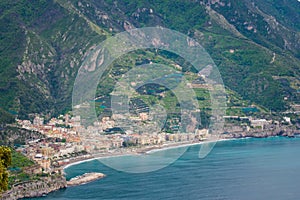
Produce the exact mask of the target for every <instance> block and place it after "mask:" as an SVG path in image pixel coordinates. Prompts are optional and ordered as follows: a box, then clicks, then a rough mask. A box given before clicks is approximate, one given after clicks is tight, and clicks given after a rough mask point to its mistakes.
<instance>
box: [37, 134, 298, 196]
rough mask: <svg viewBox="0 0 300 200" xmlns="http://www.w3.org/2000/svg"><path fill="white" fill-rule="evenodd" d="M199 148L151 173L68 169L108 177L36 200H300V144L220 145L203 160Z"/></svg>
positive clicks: (89, 165) (98, 165)
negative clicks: (100, 173)
mask: <svg viewBox="0 0 300 200" xmlns="http://www.w3.org/2000/svg"><path fill="white" fill-rule="evenodd" d="M199 148H200V145H194V146H190V147H188V148H187V149H186V151H185V153H184V154H183V155H182V156H181V157H179V158H178V159H177V160H176V161H175V162H173V163H171V164H170V165H168V166H166V167H164V168H162V169H159V170H156V171H152V172H147V173H128V172H124V171H119V170H116V169H113V168H111V167H109V166H106V165H105V164H103V163H102V162H100V161H99V160H93V161H88V162H84V163H80V164H77V165H73V166H70V167H68V168H66V169H65V172H66V176H67V179H70V178H72V177H74V176H77V175H81V174H83V173H86V172H102V173H104V174H106V177H105V178H103V179H100V180H97V181H95V182H91V183H87V184H85V185H80V186H75V187H69V188H66V189H62V190H59V191H56V192H53V193H50V194H48V195H47V196H45V197H40V198H34V199H43V200H50V199H53V200H54V199H55V200H71V199H72V200H73V199H80V200H83V199H99V200H102V199H103V200H104V199H115V200H117V199H122V200H125V199H126V200H127V199H128V200H156V199H163V200H165V199H170V200H189V199H191V200H195V199H203V200H244V199H245V200H260V199H261V200H271V199H272V200H298V199H300V138H285V137H272V138H262V139H254V138H249V139H237V140H229V141H221V142H218V143H217V144H216V145H215V147H214V148H213V150H212V151H211V152H210V153H209V154H208V155H207V156H206V157H205V158H202V159H199V157H198V155H199ZM118 159H119V162H125V161H126V160H128V156H123V157H122V156H121V157H118Z"/></svg>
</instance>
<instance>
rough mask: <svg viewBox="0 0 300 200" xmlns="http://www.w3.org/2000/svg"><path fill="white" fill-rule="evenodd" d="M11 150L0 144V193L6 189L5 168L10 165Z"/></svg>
mask: <svg viewBox="0 0 300 200" xmlns="http://www.w3.org/2000/svg"><path fill="white" fill-rule="evenodd" d="M11 162H12V159H11V150H10V149H9V148H8V147H4V146H0V193H1V192H3V191H5V190H7V189H8V172H7V168H8V166H10V165H11Z"/></svg>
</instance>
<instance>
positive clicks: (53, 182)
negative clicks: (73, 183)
mask: <svg viewBox="0 0 300 200" xmlns="http://www.w3.org/2000/svg"><path fill="white" fill-rule="evenodd" d="M65 187H67V181H66V179H65V177H63V176H61V175H57V176H51V177H44V178H41V180H36V181H28V182H24V183H20V184H16V185H14V186H13V187H12V189H11V190H9V191H7V192H5V193H3V194H2V196H1V199H3V200H17V199H22V198H29V197H39V196H43V195H45V194H48V193H50V192H53V191H56V190H59V189H62V188H65Z"/></svg>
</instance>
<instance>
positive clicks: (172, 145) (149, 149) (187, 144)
mask: <svg viewBox="0 0 300 200" xmlns="http://www.w3.org/2000/svg"><path fill="white" fill-rule="evenodd" d="M249 138H250V137H249ZM236 139H245V138H220V139H212V140H204V141H199V142H175V143H169V144H165V145H159V146H158V145H154V146H145V147H140V148H137V149H136V151H132V152H126V153H121V152H116V153H105V154H95V155H90V156H92V157H89V158H87V159H84V158H83V159H81V160H77V161H74V162H71V163H68V164H66V165H63V166H62V169H63V170H65V169H67V168H69V167H71V166H74V165H79V164H81V163H85V162H90V161H93V160H99V159H101V158H112V157H121V156H132V155H143V154H151V153H154V152H158V151H165V150H168V149H174V148H184V147H190V146H195V145H201V144H208V143H214V142H215V143H217V142H221V141H230V140H236Z"/></svg>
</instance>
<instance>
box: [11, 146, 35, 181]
mask: <svg viewBox="0 0 300 200" xmlns="http://www.w3.org/2000/svg"><path fill="white" fill-rule="evenodd" d="M11 152H12V154H11V160H12V162H11V165H10V166H9V168H8V170H9V182H8V183H9V184H8V186H9V187H11V186H12V185H13V184H16V183H19V182H23V181H28V180H32V179H35V178H37V177H36V175H33V174H27V173H25V172H24V171H23V168H25V167H31V166H33V165H34V164H35V163H34V162H33V161H32V160H30V159H29V158H27V157H26V156H24V155H23V154H21V153H19V152H17V151H15V150H14V149H11Z"/></svg>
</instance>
